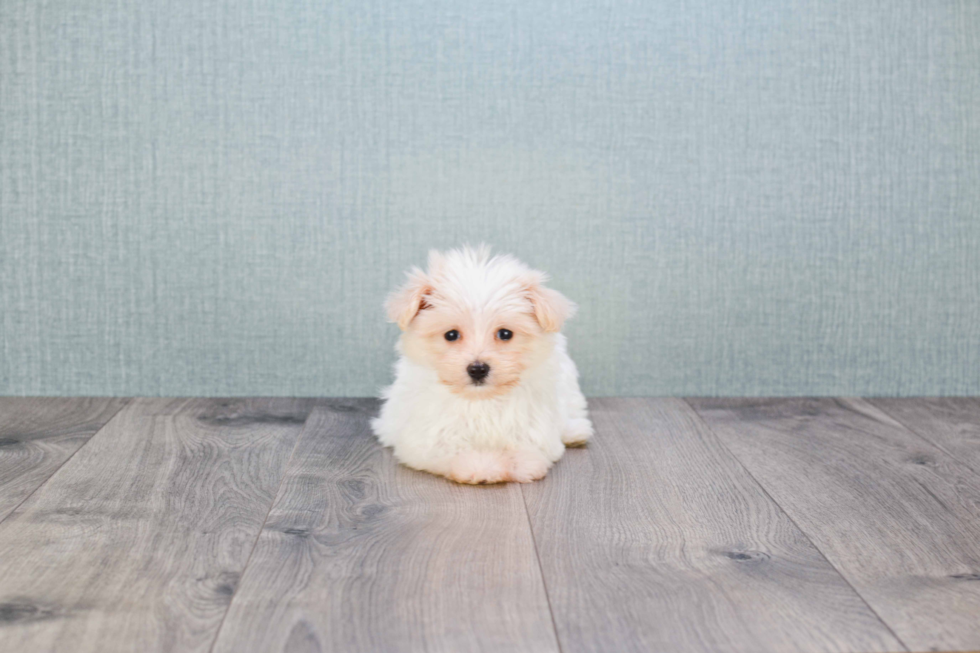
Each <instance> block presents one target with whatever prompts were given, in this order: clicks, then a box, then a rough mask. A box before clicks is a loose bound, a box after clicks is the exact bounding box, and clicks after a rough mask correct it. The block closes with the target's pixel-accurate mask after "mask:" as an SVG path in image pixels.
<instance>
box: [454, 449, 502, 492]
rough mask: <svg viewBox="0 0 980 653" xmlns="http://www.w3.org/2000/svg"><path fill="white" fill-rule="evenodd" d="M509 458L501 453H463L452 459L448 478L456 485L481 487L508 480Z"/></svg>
mask: <svg viewBox="0 0 980 653" xmlns="http://www.w3.org/2000/svg"><path fill="white" fill-rule="evenodd" d="M510 467H511V458H510V456H509V455H508V454H506V453H504V452H502V451H464V452H462V453H460V454H457V455H456V457H454V458H453V461H452V464H451V465H450V468H449V478H451V479H452V480H454V481H456V482H457V483H468V484H470V485H482V484H485V483H503V482H504V481H509V480H510Z"/></svg>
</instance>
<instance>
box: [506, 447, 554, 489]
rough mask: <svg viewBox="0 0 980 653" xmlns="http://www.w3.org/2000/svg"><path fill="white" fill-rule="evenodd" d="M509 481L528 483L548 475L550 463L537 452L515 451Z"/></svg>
mask: <svg viewBox="0 0 980 653" xmlns="http://www.w3.org/2000/svg"><path fill="white" fill-rule="evenodd" d="M512 456H513V458H512V461H511V468H510V480H512V481H517V482H518V483H530V482H531V481H536V480H538V479H540V478H544V475H545V474H547V473H548V468H549V467H551V462H550V461H549V460H548V459H547V458H545V456H544V454H542V453H540V452H538V451H515V452H514V453H513V454H512Z"/></svg>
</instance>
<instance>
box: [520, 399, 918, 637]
mask: <svg viewBox="0 0 980 653" xmlns="http://www.w3.org/2000/svg"><path fill="white" fill-rule="evenodd" d="M590 407H591V411H592V416H593V420H594V422H595V426H596V429H597V435H596V437H595V439H594V440H593V441H592V443H590V444H589V446H588V449H585V450H570V451H568V452H567V453H566V454H565V457H564V458H563V460H562V461H561V462H560V463H559V464H558V465H557V467H556V468H555V469H554V470H553V471H552V472H551V474H550V475H549V476H548V477H547V478H545V479H544V480H543V481H541V482H539V483H536V484H533V485H530V486H526V487H524V488H523V490H524V494H525V496H526V498H527V505H528V509H529V515H530V519H531V523H532V525H533V529H534V535H535V539H536V541H537V547H538V553H539V555H540V560H541V565H542V569H543V572H544V577H545V582H546V584H547V587H548V592H549V596H550V598H551V605H552V609H553V611H554V616H555V622H556V626H557V630H558V633H559V640H560V642H561V646H562V650H563V651H564V653H574V652H578V651H872V650H874V651H894V650H904V648H903V646H902V645H901V643H900V642H898V641H897V640H896V639H895V637H894V636H893V635H892V634H891V633H890V632H889V630H888V629H887V628H886V627H885V626H884V625H883V624H882V623H881V621H880V620H879V619H878V617H877V616H876V615H875V614H874V613H873V612H872V611H871V610H870V609H869V608H868V606H867V605H866V604H865V603H864V602H863V601H862V600H861V598H860V597H859V596H858V595H857V594H856V593H855V592H854V590H853V589H852V588H851V587H850V586H849V585H848V584H847V582H845V581H844V579H842V578H841V577H840V575H839V574H838V573H837V572H836V571H835V570H834V569H833V568H832V567H831V565H830V564H829V563H828V562H827V561H826V559H825V558H824V557H823V556H822V555H821V554H820V553H819V552H818V551H817V550H816V549H815V548H814V546H813V545H812V544H811V543H810V541H809V540H808V539H807V538H806V537H805V536H804V535H803V534H802V533H801V532H800V531H799V529H798V528H797V527H796V526H795V525H794V524H793V523H792V521H791V520H790V519H789V518H788V517H787V516H786V515H785V514H784V513H783V512H782V511H781V510H780V508H779V507H778V506H777V505H776V504H775V503H774V502H773V501H772V499H771V498H770V497H769V496H767V495H766V493H765V492H764V491H763V490H762V489H761V488H760V487H759V485H758V484H757V483H756V482H755V481H754V480H753V479H752V478H751V477H750V476H749V474H748V473H746V471H745V470H744V469H743V468H742V467H741V466H740V465H739V464H738V463H737V462H736V461H735V460H734V459H733V458H732V456H731V455H730V454H729V453H728V452H727V451H726V450H725V449H724V447H722V446H721V445H720V443H719V442H718V440H717V439H716V438H715V436H714V435H713V434H711V433H710V432H709V431H708V429H707V428H705V427H704V425H703V424H702V422H701V421H700V419H699V418H698V417H697V415H696V414H695V413H694V411H693V410H691V408H690V407H689V406H688V405H687V404H686V403H684V402H683V401H681V400H677V399H597V400H596V399H593V400H590Z"/></svg>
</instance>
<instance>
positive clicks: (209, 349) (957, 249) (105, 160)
mask: <svg viewBox="0 0 980 653" xmlns="http://www.w3.org/2000/svg"><path fill="white" fill-rule="evenodd" d="M480 241H486V242H488V243H491V244H493V245H494V246H495V247H496V249H498V250H503V251H508V252H512V253H514V254H516V255H518V256H519V257H521V258H523V259H525V260H526V261H528V262H529V263H531V264H533V265H535V266H537V267H540V268H543V269H545V270H548V271H550V272H551V273H552V275H553V277H554V286H555V287H556V288H559V289H560V290H562V291H564V292H566V293H567V294H568V295H569V296H570V297H572V298H573V299H575V300H577V301H578V303H579V304H580V305H581V311H580V314H579V315H578V317H576V318H575V319H574V320H573V321H572V322H571V323H569V325H568V328H567V333H568V335H569V338H570V341H571V350H572V353H573V355H574V357H575V358H576V360H577V361H578V363H579V366H580V368H581V372H582V376H583V387H584V389H585V391H586V392H587V393H589V394H593V395H609V394H623V395H642V394H653V395H685V394H687V395H693V394H698V395H704V394H710V395H715V394H727V395H756V394H772V395H796V394H855V395H858V394H860V395H868V394H871V395H907V394H980V3H978V2H975V1H972V0H960V1H954V0H950V1H942V2H938V1H937V2H922V1H921V0H896V1H895V2H889V3H872V2H855V1H854V0H735V1H734V2H717V1H715V0H691V1H689V2H669V1H667V0H643V1H637V0H583V1H579V0H574V1H568V2H544V1H542V0H502V1H500V2H486V1H484V0H480V1H479V2H477V1H474V0H463V1H460V0H446V1H428V0H426V1H422V0H414V1H409V2H387V1H381V2H378V1H376V0H369V1H362V0H342V1H340V2H318V1H315V0H291V1H286V0H281V1H278V2H272V1H268V0H247V1H244V2H243V1H239V0H167V1H163V0H114V1H113V2H104V1H102V0H71V1H69V0H57V1H49V2H38V1H37V0H4V1H3V2H2V3H0V275H2V276H0V310H2V316H0V356H2V359H0V394H114V395H158V394H162V395H226V394H234V395H240V394H253V395H369V394H374V393H375V392H376V391H377V389H378V387H379V386H381V385H382V384H384V383H385V382H386V381H387V380H388V379H389V376H390V365H391V363H392V361H393V357H394V354H393V352H392V345H393V343H394V340H395V337H396V334H397V329H396V327H394V326H392V325H390V324H386V323H385V322H384V318H383V313H382V310H381V307H380V306H381V302H382V300H383V298H384V295H385V293H386V292H387V291H388V290H389V289H390V288H391V287H392V286H394V285H395V284H397V283H399V282H400V281H401V276H402V272H403V270H404V269H405V268H406V267H407V266H409V265H410V264H413V263H421V262H422V261H423V260H424V255H425V252H426V250H427V249H428V248H430V247H446V246H451V245H455V244H458V243H462V242H473V243H476V242H480Z"/></svg>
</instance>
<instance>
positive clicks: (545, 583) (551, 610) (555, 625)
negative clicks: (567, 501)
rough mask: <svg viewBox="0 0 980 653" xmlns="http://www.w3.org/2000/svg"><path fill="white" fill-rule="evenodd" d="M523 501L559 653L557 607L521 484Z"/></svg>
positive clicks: (561, 651) (560, 652) (559, 639)
mask: <svg viewBox="0 0 980 653" xmlns="http://www.w3.org/2000/svg"><path fill="white" fill-rule="evenodd" d="M521 503H523V504H524V516H525V517H526V518H527V532H528V533H530V535H531V544H532V545H534V561H535V563H537V565H538V573H539V574H540V575H541V587H542V588H543V589H544V598H545V600H546V601H547V603H548V614H549V615H551V629H552V630H553V631H554V633H555V646H557V647H558V653H563V650H562V647H561V637H559V635H558V622H557V621H555V608H554V606H552V605H551V592H549V591H548V579H547V578H546V577H545V575H544V567H542V566H541V552H540V551H539V550H538V539H537V537H536V536H535V535H534V525H533V524H532V523H531V513H530V511H529V510H528V509H527V494H525V492H524V486H523V485H522V486H521Z"/></svg>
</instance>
